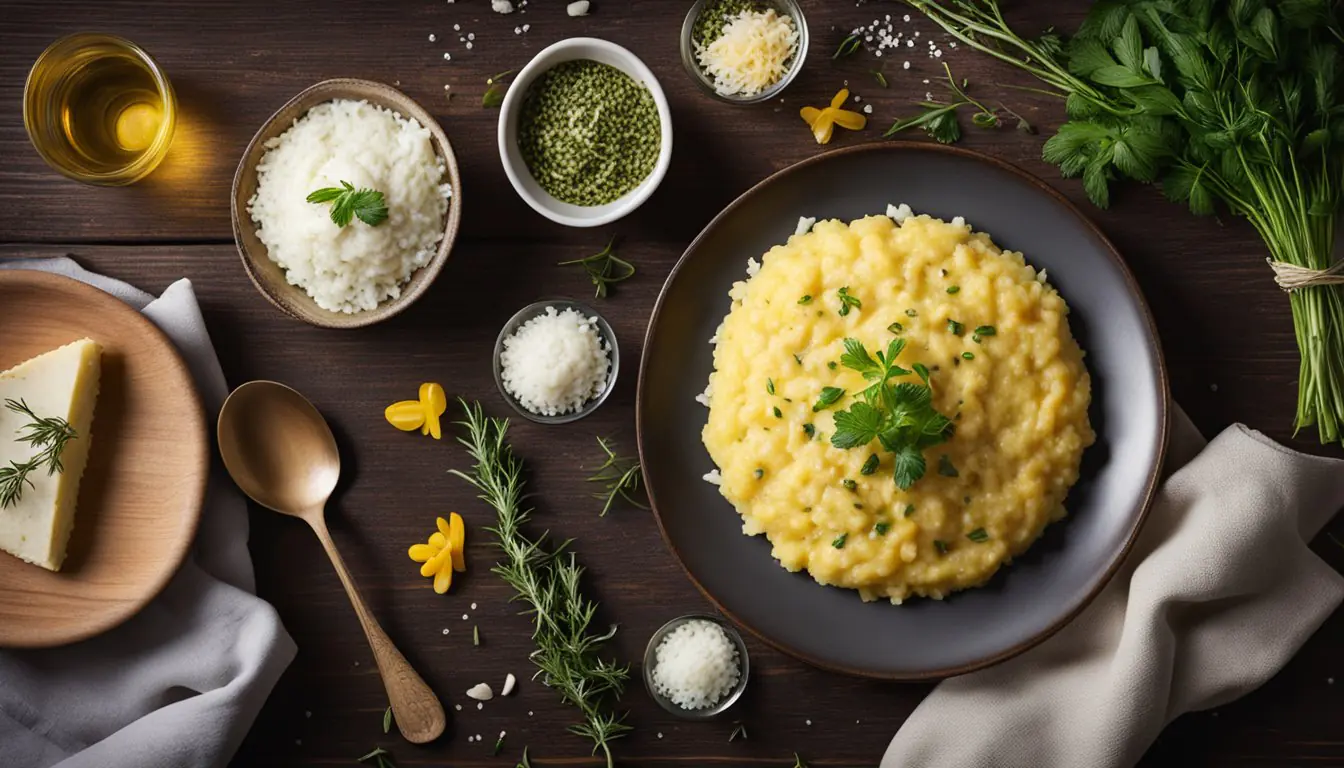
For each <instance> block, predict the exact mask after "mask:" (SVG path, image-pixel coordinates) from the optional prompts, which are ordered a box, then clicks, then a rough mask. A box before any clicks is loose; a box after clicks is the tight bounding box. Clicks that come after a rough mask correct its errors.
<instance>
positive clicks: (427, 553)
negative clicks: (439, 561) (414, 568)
mask: <svg viewBox="0 0 1344 768" xmlns="http://www.w3.org/2000/svg"><path fill="white" fill-rule="evenodd" d="M440 549H443V547H431V546H429V545H428V544H412V545H411V549H410V552H409V554H410V556H411V559H412V560H414V561H415V562H417V563H427V562H429V561H430V560H432V559H433V558H434V556H435V555H437V554H439V550H440Z"/></svg>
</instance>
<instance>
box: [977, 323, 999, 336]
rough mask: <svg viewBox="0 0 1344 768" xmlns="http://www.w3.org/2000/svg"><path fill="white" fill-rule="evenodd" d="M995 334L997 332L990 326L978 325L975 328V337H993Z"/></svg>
mask: <svg viewBox="0 0 1344 768" xmlns="http://www.w3.org/2000/svg"><path fill="white" fill-rule="evenodd" d="M996 334H998V330H997V329H996V328H995V327H994V326H992V325H980V326H976V328H975V335H976V336H981V337H983V336H994V335H996Z"/></svg>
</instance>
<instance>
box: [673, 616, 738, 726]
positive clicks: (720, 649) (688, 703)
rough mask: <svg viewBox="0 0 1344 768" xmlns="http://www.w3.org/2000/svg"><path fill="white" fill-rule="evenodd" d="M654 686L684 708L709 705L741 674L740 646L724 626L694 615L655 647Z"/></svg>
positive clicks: (714, 702) (731, 687)
mask: <svg viewBox="0 0 1344 768" xmlns="http://www.w3.org/2000/svg"><path fill="white" fill-rule="evenodd" d="M654 657H655V662H654V667H653V689H654V690H655V691H657V692H658V693H660V694H662V695H663V696H666V697H667V698H669V699H671V700H672V703H673V704H676V705H677V706H679V707H681V708H682V709H708V708H709V707H712V706H714V705H715V704H718V703H719V702H720V701H722V700H723V697H724V696H727V695H728V694H729V693H731V692H732V690H733V688H734V687H735V686H736V685H737V682H738V680H739V679H741V677H742V670H741V660H740V659H739V658H738V653H737V648H736V647H734V646H733V642H732V641H731V640H729V639H728V635H727V634H726V633H725V632H724V631H723V628H722V627H720V626H719V625H717V624H715V623H714V622H712V621H705V620H703V619H695V620H692V621H688V622H686V623H685V624H682V625H681V626H679V627H677V628H676V629H674V630H672V631H671V632H669V633H668V635H667V636H666V637H664V638H663V641H662V642H661V643H659V644H658V648H657V649H655V651H654Z"/></svg>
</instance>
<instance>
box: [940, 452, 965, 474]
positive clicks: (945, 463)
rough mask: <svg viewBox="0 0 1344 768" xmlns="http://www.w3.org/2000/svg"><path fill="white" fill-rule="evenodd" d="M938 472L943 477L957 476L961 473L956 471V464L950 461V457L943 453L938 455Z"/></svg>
mask: <svg viewBox="0 0 1344 768" xmlns="http://www.w3.org/2000/svg"><path fill="white" fill-rule="evenodd" d="M938 474H940V475H942V476H943V477H957V476H959V475H960V474H961V473H959V472H957V468H956V466H955V465H954V464H953V463H952V458H951V457H950V456H948V455H947V454H946V453H944V454H943V455H941V456H939V457H938Z"/></svg>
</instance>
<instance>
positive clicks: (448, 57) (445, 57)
mask: <svg viewBox="0 0 1344 768" xmlns="http://www.w3.org/2000/svg"><path fill="white" fill-rule="evenodd" d="M443 60H444V61H452V60H453V54H451V53H449V52H447V51H444V52H443Z"/></svg>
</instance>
